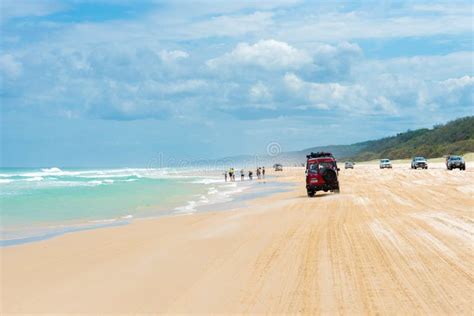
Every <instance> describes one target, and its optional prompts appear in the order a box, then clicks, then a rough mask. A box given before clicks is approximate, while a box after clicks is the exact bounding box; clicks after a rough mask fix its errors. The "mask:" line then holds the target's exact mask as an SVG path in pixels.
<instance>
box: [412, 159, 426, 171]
mask: <svg viewBox="0 0 474 316" xmlns="http://www.w3.org/2000/svg"><path fill="white" fill-rule="evenodd" d="M411 168H412V169H418V168H422V169H428V162H427V161H426V159H425V158H424V157H415V158H413V159H412V161H411Z"/></svg>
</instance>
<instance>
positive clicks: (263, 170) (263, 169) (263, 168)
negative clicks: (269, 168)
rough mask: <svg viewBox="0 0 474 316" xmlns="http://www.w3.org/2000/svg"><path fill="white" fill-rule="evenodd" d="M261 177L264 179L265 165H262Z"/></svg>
mask: <svg viewBox="0 0 474 316" xmlns="http://www.w3.org/2000/svg"><path fill="white" fill-rule="evenodd" d="M262 178H264V179H265V166H263V167H262Z"/></svg>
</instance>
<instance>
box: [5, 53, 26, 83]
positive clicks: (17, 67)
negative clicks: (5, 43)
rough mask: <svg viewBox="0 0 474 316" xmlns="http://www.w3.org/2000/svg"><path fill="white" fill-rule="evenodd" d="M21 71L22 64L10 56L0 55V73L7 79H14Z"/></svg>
mask: <svg viewBox="0 0 474 316" xmlns="http://www.w3.org/2000/svg"><path fill="white" fill-rule="evenodd" d="M22 71H23V67H22V64H21V63H20V62H19V61H17V60H16V59H15V57H13V56H12V55H10V54H2V55H0V72H1V73H2V74H4V75H5V76H7V77H8V78H11V79H15V78H17V77H19V76H20V75H21V73H22Z"/></svg>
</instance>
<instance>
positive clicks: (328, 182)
mask: <svg viewBox="0 0 474 316" xmlns="http://www.w3.org/2000/svg"><path fill="white" fill-rule="evenodd" d="M306 158H307V161H306V191H307V193H308V196H309V197H313V196H314V195H315V194H316V192H318V191H324V192H328V191H331V192H335V193H339V180H338V174H339V168H338V167H337V162H336V159H335V158H334V156H333V155H332V154H331V153H326V152H318V153H311V154H309V155H307V156H306Z"/></svg>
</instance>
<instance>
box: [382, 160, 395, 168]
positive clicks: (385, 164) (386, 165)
mask: <svg viewBox="0 0 474 316" xmlns="http://www.w3.org/2000/svg"><path fill="white" fill-rule="evenodd" d="M379 166H380V169H385V168H388V169H392V162H391V161H390V159H381V160H380V165H379Z"/></svg>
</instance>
